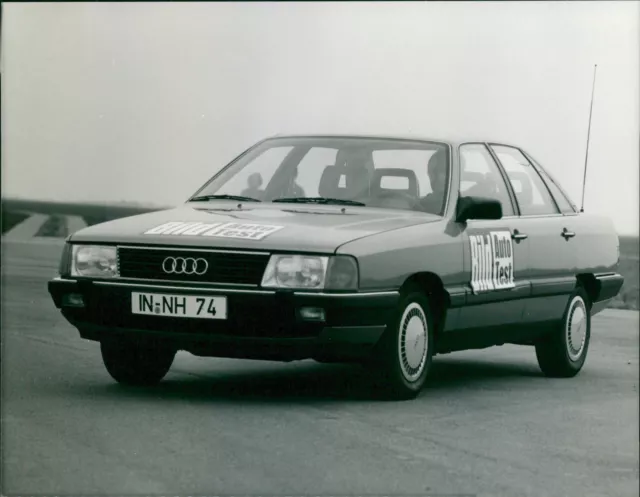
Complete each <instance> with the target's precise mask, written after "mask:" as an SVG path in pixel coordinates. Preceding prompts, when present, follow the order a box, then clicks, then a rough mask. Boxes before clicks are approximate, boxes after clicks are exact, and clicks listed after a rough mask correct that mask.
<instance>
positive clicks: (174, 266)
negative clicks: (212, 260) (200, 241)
mask: <svg viewBox="0 0 640 497" xmlns="http://www.w3.org/2000/svg"><path fill="white" fill-rule="evenodd" d="M207 269H209V263H208V262H207V260H206V259H203V258H202V257H199V258H197V259H196V258H194V257H167V258H166V259H165V260H164V261H162V270H163V271H164V272H165V273H167V274H197V275H198V276H202V275H203V274H204V273H206V272H207Z"/></svg>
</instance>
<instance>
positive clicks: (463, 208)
mask: <svg viewBox="0 0 640 497" xmlns="http://www.w3.org/2000/svg"><path fill="white" fill-rule="evenodd" d="M468 219H502V204H501V203H500V201H499V200H495V199H492V198H485V197H460V198H459V199H458V205H457V207H456V222H458V223H464V222H466V221H467V220H468Z"/></svg>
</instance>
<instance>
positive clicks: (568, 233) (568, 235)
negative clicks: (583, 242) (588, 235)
mask: <svg viewBox="0 0 640 497" xmlns="http://www.w3.org/2000/svg"><path fill="white" fill-rule="evenodd" d="M561 235H562V236H563V237H564V239H565V240H568V239H569V238H573V237H574V236H576V234H575V233H574V232H573V231H569V230H568V229H567V228H564V229H563V230H562V233H561Z"/></svg>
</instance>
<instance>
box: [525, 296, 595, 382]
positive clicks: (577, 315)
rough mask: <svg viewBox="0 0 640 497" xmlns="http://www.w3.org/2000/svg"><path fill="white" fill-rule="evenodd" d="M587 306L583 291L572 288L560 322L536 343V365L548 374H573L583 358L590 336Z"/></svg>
mask: <svg viewBox="0 0 640 497" xmlns="http://www.w3.org/2000/svg"><path fill="white" fill-rule="evenodd" d="M590 310H591V306H590V302H589V297H588V295H587V292H586V291H585V290H584V288H582V287H578V288H576V290H575V291H574V292H573V293H572V294H571V297H570V298H569V303H568V304H567V308H566V309H565V312H564V315H563V317H562V322H561V323H560V324H559V325H557V326H556V328H555V329H554V330H553V331H552V332H551V333H550V334H549V335H547V336H545V337H543V338H542V339H540V341H538V342H537V343H536V356H537V358H538V365H539V366H540V369H541V370H542V372H543V373H544V374H545V376H548V377H550V378H572V377H574V376H576V375H577V374H578V373H579V372H580V370H581V369H582V367H583V366H584V363H585V361H586V359H587V352H588V350H589V343H590V340H591V313H590Z"/></svg>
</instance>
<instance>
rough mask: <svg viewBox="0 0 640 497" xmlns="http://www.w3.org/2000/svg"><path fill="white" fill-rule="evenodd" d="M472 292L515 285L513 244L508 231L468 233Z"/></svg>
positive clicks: (501, 288) (503, 288)
mask: <svg viewBox="0 0 640 497" xmlns="http://www.w3.org/2000/svg"><path fill="white" fill-rule="evenodd" d="M469 243H470V248H471V289H472V290H473V293H479V292H489V291H491V290H505V289H508V288H513V287H515V283H514V281H513V244H512V241H511V233H510V232H509V231H490V232H488V233H477V234H473V235H469Z"/></svg>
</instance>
